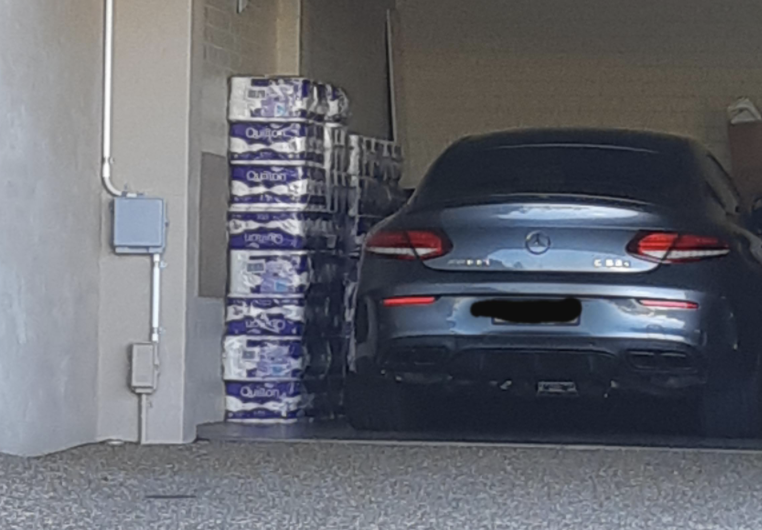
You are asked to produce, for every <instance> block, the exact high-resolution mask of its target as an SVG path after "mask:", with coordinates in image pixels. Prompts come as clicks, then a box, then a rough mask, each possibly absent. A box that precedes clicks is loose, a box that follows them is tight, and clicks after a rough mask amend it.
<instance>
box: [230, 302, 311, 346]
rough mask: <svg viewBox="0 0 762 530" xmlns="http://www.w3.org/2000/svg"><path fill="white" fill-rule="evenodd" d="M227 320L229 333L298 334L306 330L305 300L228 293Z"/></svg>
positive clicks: (292, 335)
mask: <svg viewBox="0 0 762 530" xmlns="http://www.w3.org/2000/svg"><path fill="white" fill-rule="evenodd" d="M313 311H314V310H313ZM226 320H227V325H226V327H227V335H228V336H233V337H235V336H249V337H268V336H269V337H301V336H303V335H305V333H306V331H307V300H306V298H305V297H304V296H288V297H282V298H274V297H267V298H233V297H231V298H228V302H227V319H226Z"/></svg>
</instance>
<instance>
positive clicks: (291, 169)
mask: <svg viewBox="0 0 762 530" xmlns="http://www.w3.org/2000/svg"><path fill="white" fill-rule="evenodd" d="M327 195H328V191H327V183H326V174H325V171H324V170H323V168H321V167H315V166H310V165H299V166H277V165H275V166H271V165H250V164H232V165H231V167H230V201H231V209H257V210H274V209H287V210H315V211H320V210H324V211H327V209H328V196H327Z"/></svg>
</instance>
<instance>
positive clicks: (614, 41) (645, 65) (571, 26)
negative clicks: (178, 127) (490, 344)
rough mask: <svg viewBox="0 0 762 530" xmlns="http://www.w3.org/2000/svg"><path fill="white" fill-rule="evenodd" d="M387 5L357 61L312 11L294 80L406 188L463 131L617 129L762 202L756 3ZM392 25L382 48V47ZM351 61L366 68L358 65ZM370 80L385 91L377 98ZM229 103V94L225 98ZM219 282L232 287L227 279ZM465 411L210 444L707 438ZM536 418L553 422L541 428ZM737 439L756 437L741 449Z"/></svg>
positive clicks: (219, 434) (205, 432) (581, 420)
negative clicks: (700, 152) (372, 142)
mask: <svg viewBox="0 0 762 530" xmlns="http://www.w3.org/2000/svg"><path fill="white" fill-rule="evenodd" d="M377 4H379V9H378V12H376V13H375V14H370V13H368V12H364V14H363V19H364V21H363V22H362V23H363V24H364V25H363V28H364V29H365V30H366V31H364V32H362V35H364V37H363V36H359V35H360V34H359V33H358V37H356V38H359V39H360V40H363V41H364V43H365V46H366V49H365V50H364V51H363V53H362V54H359V53H358V54H357V57H358V58H359V57H360V56H361V57H362V58H361V59H359V60H357V61H356V62H354V61H353V60H352V59H350V56H351V57H354V56H355V54H348V53H347V50H348V48H345V49H343V50H342V46H341V45H339V44H338V43H337V42H336V39H335V36H336V35H338V34H340V35H344V36H345V38H346V37H347V36H348V34H349V32H348V27H347V26H342V27H339V26H341V24H339V23H338V22H337V21H338V20H339V19H341V20H343V21H344V22H343V23H344V24H349V22H350V21H351V22H352V26H353V27H355V28H357V27H358V23H360V21H359V20H355V19H353V17H350V16H346V15H345V16H343V17H342V16H336V17H332V16H330V15H329V11H330V10H329V9H327V8H326V6H320V7H319V8H318V7H317V6H315V7H312V6H308V5H303V6H302V7H301V9H302V11H301V12H300V13H299V24H298V27H299V31H300V33H301V37H300V39H299V42H300V49H301V52H300V53H301V57H300V68H301V69H300V70H299V72H300V73H301V74H302V75H305V76H307V77H313V78H315V79H320V80H325V81H329V82H332V83H336V84H338V85H340V86H344V87H346V88H347V90H348V92H349V93H350V96H359V105H360V107H359V109H358V110H357V112H358V113H359V114H358V115H357V116H354V115H353V117H352V121H351V122H350V130H351V131H352V132H359V131H362V132H363V133H364V134H373V135H377V136H380V137H383V138H390V139H394V140H396V141H398V142H399V143H400V144H401V145H402V146H403V148H404V153H405V171H404V176H403V181H402V184H403V186H404V187H406V188H407V189H409V190H412V189H414V188H415V186H416V185H417V183H418V182H419V181H420V179H421V177H422V176H423V175H424V174H425V172H426V170H427V168H428V167H429V165H430V164H431V163H432V162H433V160H434V159H435V158H436V157H437V156H438V155H439V154H440V153H441V152H442V151H443V150H444V149H445V148H446V147H447V146H449V145H450V144H451V143H453V142H454V141H456V140H458V139H460V138H462V137H464V136H467V135H472V134H483V133H485V132H490V131H498V130H504V129H509V128H516V127H524V128H526V127H531V128H541V127H606V128H608V127H611V128H626V129H646V130H653V131H664V132H670V133H677V134H682V135H686V136H690V137H693V138H696V139H699V140H700V141H701V142H703V143H704V144H705V145H707V146H708V147H709V148H710V149H711V150H712V151H713V152H714V153H715V154H716V155H717V156H718V158H719V159H720V160H721V161H722V162H723V163H724V164H725V165H726V167H728V168H730V167H733V168H734V169H735V177H736V183H737V185H738V186H739V188H741V191H742V194H743V197H744V198H745V199H746V200H747V205H750V202H751V198H752V197H755V196H756V195H757V194H758V192H759V191H760V187H759V186H760V184H759V179H758V166H759V164H758V162H756V161H755V160H750V158H754V157H753V156H751V157H750V155H749V152H750V151H752V150H753V148H750V146H751V145H754V143H755V142H757V141H758V138H757V135H758V132H757V131H758V126H757V124H753V123H752V124H744V125H733V126H729V119H728V111H727V108H728V106H729V105H730V104H732V103H734V102H735V101H737V100H738V99H739V98H741V97H748V98H750V99H751V100H752V101H757V100H758V92H759V91H760V89H759V88H758V87H760V86H762V84H761V83H760V82H762V68H760V65H759V63H758V58H757V50H758V48H759V46H760V44H762V41H761V39H760V38H759V37H758V36H757V35H756V30H755V24H754V23H753V22H752V20H753V19H754V17H753V16H751V15H752V13H757V12H758V9H759V8H758V7H757V6H754V5H752V4H745V5H742V4H735V5H733V6H719V5H715V4H710V3H708V2H707V3H705V4H703V3H702V5H701V6H700V7H701V8H700V9H696V10H695V13H692V15H691V16H690V17H688V16H686V13H685V11H684V10H683V9H681V8H682V7H685V6H682V5H677V4H671V5H669V6H665V5H663V3H658V2H647V3H645V4H638V5H637V6H636V5H634V4H633V5H629V6H612V5H610V4H607V3H605V2H600V1H590V2H585V3H584V4H580V5H575V6H574V8H573V9H572V8H571V7H569V6H566V5H564V4H563V3H559V2H511V3H497V2H490V1H486V0H477V1H476V2H470V3H468V4H463V3H461V2H454V1H453V2H449V1H447V2H441V1H439V2H434V1H427V0H418V1H404V0H402V1H399V2H397V4H396V6H393V8H392V9H389V10H388V11H387V10H386V8H382V6H380V4H381V3H380V2H379V3H377ZM334 5H335V4H334ZM386 7H392V6H386ZM343 9H349V6H344V8H343ZM371 27H373V28H374V30H373V31H372V32H371V33H370V34H372V35H375V36H376V37H377V40H376V42H375V46H374V52H375V53H370V52H371V50H370V46H368V42H369V40H368V39H367V38H366V37H367V35H368V32H367V30H369V29H370V28H371ZM729 28H733V31H732V32H729V31H728V29H729ZM384 29H385V30H386V39H384V38H383V37H381V35H382V31H383V30H384ZM324 30H325V31H326V33H322V32H323V31H324ZM327 35H330V36H331V37H332V38H329V37H327ZM345 44H347V43H345ZM387 48H388V51H389V53H388V55H384V53H383V50H384V49H387ZM328 49H332V50H333V51H327V50H328ZM342 51H343V53H342ZM333 53H336V55H335V56H333V57H330V55H331V54H333ZM369 58H373V60H372V61H369V60H368V59H369ZM350 63H351V64H354V65H356V66H354V67H352V68H350V67H348V64H350ZM370 64H375V65H376V72H377V73H385V74H387V75H378V76H377V79H375V82H374V83H366V84H365V85H363V86H357V85H354V83H355V82H356V79H355V78H353V74H355V75H356V73H357V72H358V71H360V70H359V68H360V67H361V66H360V65H362V68H368V66H369V65H370ZM381 64H383V65H385V66H386V70H385V71H383V70H382V69H381V68H379V65H381ZM363 79H364V80H365V81H367V80H368V79H367V77H365V76H363ZM342 82H343V83H344V85H342ZM371 85H373V87H372V88H374V89H375V91H373V90H369V89H371ZM350 87H351V88H350ZM221 95H222V90H221V89H220V90H219V95H218V99H220V97H219V96H221ZM368 96H372V97H368ZM352 103H353V109H354V105H355V102H354V100H353V102H352ZM371 109H373V110H375V111H376V112H373V113H371V112H370V110H371ZM379 111H380V112H379ZM217 116H218V118H219V116H220V113H218V114H217ZM731 144H732V148H731ZM205 156H207V155H206V154H205ZM218 156H221V155H218ZM218 166H219V167H222V164H221V163H219V164H218ZM202 200H203V197H202ZM202 222H203V223H206V222H208V220H207V221H202ZM217 226H219V223H217ZM210 239H212V238H210ZM213 239H215V240H218V241H219V238H218V237H216V238H213ZM202 248H203V246H202ZM214 255H216V256H219V255H220V253H214ZM220 270H222V267H220ZM220 276H221V275H220ZM217 284H218V287H219V289H222V288H223V287H222V284H223V282H222V279H221V278H220V280H219V281H218V282H217ZM460 405H461V404H460V403H457V402H455V403H448V404H447V407H449V410H450V411H451V414H447V415H445V416H446V417H445V418H440V419H439V421H438V422H436V421H435V425H436V427H434V429H433V430H432V429H431V426H422V428H421V430H420V431H418V432H416V433H358V432H356V431H354V430H352V429H351V428H349V427H348V426H347V425H346V424H345V422H343V421H342V420H332V421H322V422H317V423H307V424H300V425H297V426H280V427H276V428H273V427H264V428H263V427H258V426H251V425H238V424H231V423H216V424H206V425H202V426H201V427H200V428H199V435H200V437H201V438H205V439H212V440H289V439H308V440H309V439H355V440H385V439H386V440H395V439H396V440H400V439H402V440H430V441H437V440H449V439H453V438H454V439H457V440H460V441H468V440H470V441H499V440H502V441H508V440H511V441H540V442H541V441H548V440H555V441H558V440H564V441H570V442H576V443H584V442H591V441H595V442H600V443H604V442H605V441H606V440H608V441H609V442H611V441H612V440H614V439H616V440H617V442H616V443H620V444H625V445H651V444H656V445H658V444H667V445H669V444H675V443H678V444H679V443H683V444H689V445H694V446H695V445H697V444H698V445H701V444H702V443H707V442H705V441H699V440H695V439H693V438H691V437H690V432H691V428H692V427H691V420H685V421H682V422H681V421H678V424H681V425H679V426H678V427H677V428H676V427H675V425H674V418H682V417H683V416H684V415H685V411H684V410H676V411H672V412H671V413H672V417H670V418H669V419H667V420H663V419H662V421H661V422H660V421H659V420H658V419H657V420H656V421H653V418H651V419H650V420H649V419H648V418H640V420H638V415H642V414H643V410H644V409H645V408H647V407H648V406H647V405H645V404H642V403H641V404H639V405H638V404H635V405H634V406H633V404H629V405H625V406H624V408H623V409H617V410H618V412H619V413H621V412H623V413H624V415H625V417H627V418H628V420H627V424H625V425H621V424H619V425H617V424H612V423H611V421H610V420H611V418H614V417H616V416H617V414H611V415H610V416H609V417H608V418H609V420H600V419H599V418H597V419H592V418H591V415H590V414H589V413H588V412H587V411H585V410H584V409H576V410H575V409H574V408H572V409H571V410H569V411H566V410H565V409H564V407H565V405H561V406H560V409H559V407H558V406H557V405H550V408H549V409H547V410H546V409H544V408H543V407H540V408H534V409H527V410H522V411H517V412H516V414H518V417H517V416H515V415H514V416H513V417H511V418H507V417H505V418H502V423H500V422H499V421H494V420H495V418H497V417H500V416H501V411H499V410H497V411H496V410H491V411H489V412H488V411H486V410H485V413H484V414H485V415H484V416H483V417H481V418H480V419H479V420H478V421H476V422H473V421H472V422H470V423H469V421H468V418H467V416H468V412H462V413H461V414H460V418H459V419H456V420H455V423H454V424H450V423H448V420H452V419H454V418H457V417H458V412H457V409H458V407H459V406H460ZM627 407H629V408H627ZM463 408H464V409H467V407H463ZM471 410H473V409H471ZM560 411H563V412H560ZM664 412H668V411H664ZM564 414H570V415H571V416H572V417H575V418H576V420H577V421H576V423H575V422H571V424H566V422H565V421H564ZM604 415H605V414H604ZM528 417H530V419H528ZM538 417H541V418H543V419H544V421H543V420H542V419H541V420H540V421H539V422H537V421H536V420H537V419H538ZM490 420H493V421H490ZM533 421H534V422H533ZM607 421H608V422H607ZM485 425H488V426H489V427H488V428H486V429H485V428H484V427H485ZM501 426H502V427H506V426H512V427H513V428H512V429H508V430H505V429H501V428H500V427H501ZM551 433H552V434H551ZM612 437H613V438H612ZM714 443H715V444H716V443H717V442H716V441H715V442H714ZM738 444H740V446H749V444H752V445H753V442H733V443H732V444H731V445H732V446H734V447H739V445H738ZM710 445H711V443H710ZM725 445H727V443H725Z"/></svg>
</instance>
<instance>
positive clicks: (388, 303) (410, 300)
mask: <svg viewBox="0 0 762 530" xmlns="http://www.w3.org/2000/svg"><path fill="white" fill-rule="evenodd" d="M436 301H437V299H436V298H435V297H433V296H402V297H399V298H387V299H386V300H384V307H404V306H413V305H431V304H433V303H434V302H436Z"/></svg>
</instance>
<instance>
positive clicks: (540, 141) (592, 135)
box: [455, 128, 706, 154]
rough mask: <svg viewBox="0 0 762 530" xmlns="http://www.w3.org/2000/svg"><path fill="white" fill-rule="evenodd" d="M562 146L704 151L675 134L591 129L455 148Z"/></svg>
mask: <svg viewBox="0 0 762 530" xmlns="http://www.w3.org/2000/svg"><path fill="white" fill-rule="evenodd" d="M563 144H569V145H585V146H594V147H617V148H625V149H638V150H648V151H653V152H657V153H680V154H686V152H690V151H694V152H695V151H696V150H700V151H706V149H704V148H703V147H701V145H700V144H699V143H698V142H697V141H695V140H693V139H691V138H687V137H683V136H679V135H675V134H667V133H660V132H651V131H636V130H629V129H592V128H547V129H511V130H506V131H501V132H493V133H489V134H483V135H478V136H468V137H466V138H464V139H462V140H461V141H460V142H458V143H457V144H456V146H455V147H456V149H458V150H460V149H465V150H468V151H470V150H474V151H482V150H491V149H499V148H501V147H519V146H533V145H534V146H539V145H549V146H550V145H563Z"/></svg>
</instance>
